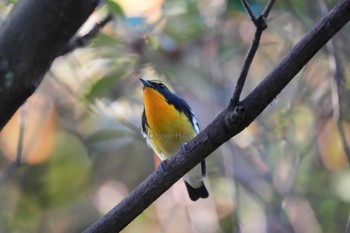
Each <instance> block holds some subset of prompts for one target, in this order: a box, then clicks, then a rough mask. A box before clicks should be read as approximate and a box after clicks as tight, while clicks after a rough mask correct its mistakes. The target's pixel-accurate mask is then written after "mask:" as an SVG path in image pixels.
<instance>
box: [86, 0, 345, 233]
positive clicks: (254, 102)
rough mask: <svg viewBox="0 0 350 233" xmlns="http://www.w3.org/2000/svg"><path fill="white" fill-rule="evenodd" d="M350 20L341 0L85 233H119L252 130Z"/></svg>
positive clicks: (343, 0) (343, 1)
mask: <svg viewBox="0 0 350 233" xmlns="http://www.w3.org/2000/svg"><path fill="white" fill-rule="evenodd" d="M349 20H350V0H341V1H339V2H338V4H337V5H336V6H335V7H334V8H333V10H331V12H330V13H329V14H328V15H327V16H325V17H323V18H322V19H321V20H320V21H319V22H318V23H317V24H316V25H315V26H314V27H313V28H312V29H311V30H310V31H309V32H308V33H307V34H306V35H305V36H304V37H303V38H302V39H301V40H300V42H299V43H298V44H297V45H296V46H295V47H294V48H293V50H291V51H290V52H289V53H288V54H287V55H286V56H285V57H284V59H283V60H282V61H281V62H280V63H279V64H278V65H277V66H276V67H275V68H274V69H273V70H272V71H271V72H270V73H269V74H268V75H267V77H266V78H265V79H264V80H263V81H262V82H261V83H260V84H259V85H258V86H257V87H256V88H255V89H254V90H253V91H252V92H251V93H250V94H249V95H248V96H247V97H246V98H245V99H244V100H243V101H242V102H240V103H239V104H238V106H235V105H234V104H232V103H233V102H234V101H231V104H230V105H229V106H228V107H227V108H226V109H225V110H224V111H223V112H222V113H220V114H219V115H218V116H217V117H216V118H215V120H214V121H213V122H212V123H211V124H210V125H209V126H208V127H207V128H206V129H205V130H204V131H202V132H201V133H200V134H199V135H198V136H197V137H195V138H194V139H192V140H191V141H190V142H188V143H187V145H186V148H185V149H182V150H180V151H179V152H178V153H176V154H175V155H174V156H173V157H171V158H170V159H168V160H166V161H165V164H164V167H166V168H165V169H163V171H162V172H160V171H156V172H154V173H152V174H151V175H150V176H149V177H148V178H147V179H146V180H145V181H143V182H142V183H141V184H140V185H138V186H137V187H136V188H135V189H134V190H133V191H132V192H130V193H129V195H128V196H127V197H126V198H125V199H124V200H122V201H121V202H120V203H119V204H118V205H117V206H116V207H114V208H113V209H112V210H111V211H110V212H109V213H107V214H106V215H105V216H103V217H102V218H101V219H99V220H98V221H97V222H96V223H94V224H93V225H92V226H90V227H89V228H88V229H86V230H85V231H84V233H107V232H119V231H121V230H122V229H124V228H125V227H126V226H127V225H128V224H129V223H130V222H131V221H132V220H133V219H135V218H136V217H137V216H138V215H139V214H140V213H141V212H142V211H144V210H145V209H146V208H147V207H148V206H149V205H150V204H152V203H153V202H154V201H155V200H156V199H157V198H158V197H159V196H160V195H161V194H163V193H164V192H165V191H166V190H167V189H169V188H170V187H171V186H172V185H173V184H174V183H175V182H176V181H177V180H178V179H180V178H181V177H182V176H183V175H184V174H185V173H187V172H188V171H189V170H191V169H192V168H193V167H194V166H195V165H196V164H198V163H199V162H200V161H202V160H203V159H204V158H206V157H207V156H208V155H209V154H210V153H212V152H213V151H214V150H216V149H217V148H218V147H219V146H220V145H222V144H223V143H225V142H226V141H227V140H229V139H230V138H232V137H233V136H234V135H236V134H238V133H239V132H241V131H242V130H243V129H244V128H245V127H247V126H248V125H249V124H250V123H251V122H252V121H253V120H254V119H255V118H256V117H257V116H258V115H259V114H260V113H261V112H262V111H263V110H264V109H265V108H266V107H267V106H268V105H269V104H270V103H271V101H272V100H273V99H275V98H276V97H277V95H278V94H279V93H280V92H281V91H282V90H283V88H285V86H286V85H287V84H288V83H289V82H290V81H291V80H292V79H293V77H295V75H296V74H297V73H298V72H299V71H300V70H301V69H302V68H303V67H304V66H305V65H306V64H307V62H308V61H309V60H310V59H311V58H312V57H313V56H314V55H315V54H316V53H317V52H318V51H319V50H320V49H321V48H322V46H324V45H325V44H326V43H327V41H329V40H330V39H331V38H332V37H333V36H334V35H335V34H336V33H337V32H338V31H339V30H340V29H341V28H342V27H344V25H345V24H346V23H347V22H348V21H349Z"/></svg>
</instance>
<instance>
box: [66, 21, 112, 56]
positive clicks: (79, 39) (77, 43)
mask: <svg viewBox="0 0 350 233" xmlns="http://www.w3.org/2000/svg"><path fill="white" fill-rule="evenodd" d="M112 19H113V15H111V14H108V15H107V16H106V17H105V18H104V19H103V20H101V22H99V23H96V24H95V26H94V27H93V28H92V29H91V30H90V31H89V32H88V33H86V34H85V35H83V36H74V37H73V38H72V39H70V41H69V42H68V43H67V45H66V46H65V47H64V48H63V50H62V52H61V56H62V55H65V54H67V53H70V52H72V51H73V50H75V49H77V48H81V47H85V46H86V45H87V44H88V43H89V42H90V41H91V40H92V39H93V38H95V36H96V35H97V34H98V33H99V32H100V30H101V29H102V28H103V27H104V26H105V25H106V24H107V23H109V22H110V21H111V20H112Z"/></svg>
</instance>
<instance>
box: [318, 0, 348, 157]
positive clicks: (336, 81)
mask: <svg viewBox="0 0 350 233" xmlns="http://www.w3.org/2000/svg"><path fill="white" fill-rule="evenodd" d="M320 5H321V12H322V14H326V13H327V12H328V7H327V3H326V2H325V1H324V0H320ZM335 47H336V45H335V43H334V39H331V40H330V41H329V42H328V43H327V44H326V48H327V53H328V64H329V69H330V71H331V73H332V74H333V79H332V80H331V91H332V106H333V118H334V119H335V120H336V122H337V128H338V130H339V136H340V138H341V142H342V146H343V150H344V152H345V154H346V157H347V159H348V161H349V162H350V146H349V144H348V142H347V140H346V135H345V130H344V124H343V114H344V113H343V109H342V104H341V99H342V98H341V95H342V94H341V93H342V91H343V87H342V85H343V83H344V80H345V77H344V72H343V68H342V66H341V62H340V58H339V55H338V53H337V50H336V48H335Z"/></svg>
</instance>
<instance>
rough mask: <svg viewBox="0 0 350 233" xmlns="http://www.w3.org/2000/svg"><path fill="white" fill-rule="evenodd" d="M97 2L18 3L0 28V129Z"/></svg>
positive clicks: (42, 0)
mask: <svg viewBox="0 0 350 233" xmlns="http://www.w3.org/2000/svg"><path fill="white" fill-rule="evenodd" d="M97 2H98V0H76V1H71V0H61V1H52V0H25V1H19V2H18V4H17V5H16V6H15V8H14V9H13V11H12V12H11V13H10V15H9V16H8V17H7V19H6V21H5V22H4V23H3V25H2V26H1V28H0V100H1V101H0V113H1V117H0V130H1V129H2V128H3V127H4V125H5V124H6V123H7V121H8V120H9V119H10V118H11V116H12V115H13V114H14V112H15V111H16V110H17V109H18V108H19V107H20V106H21V105H22V104H23V103H24V101H25V100H26V99H27V98H28V97H29V96H30V95H31V94H32V93H33V92H34V90H35V89H36V88H37V86H38V85H39V84H40V82H41V80H42V78H43V76H44V74H45V73H46V72H47V70H48V69H49V68H50V65H51V63H52V61H53V60H54V59H55V58H56V57H57V56H58V55H59V54H60V53H61V51H62V49H63V48H64V47H65V46H66V44H67V43H68V41H69V40H70V39H71V38H72V37H73V35H74V34H75V33H76V32H77V30H78V29H79V28H80V27H81V25H82V24H83V23H84V22H85V20H86V19H87V18H88V17H89V15H90V14H91V13H92V12H93V11H94V9H95V7H96V5H97Z"/></svg>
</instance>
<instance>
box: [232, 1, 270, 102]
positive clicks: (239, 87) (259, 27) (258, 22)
mask: <svg viewBox="0 0 350 233" xmlns="http://www.w3.org/2000/svg"><path fill="white" fill-rule="evenodd" d="M274 2H275V0H270V1H269V2H268V3H267V5H266V7H265V9H264V11H263V13H262V14H261V15H260V16H259V17H258V18H257V19H256V18H255V16H254V14H253V12H252V10H251V9H250V7H249V4H248V3H247V1H245V0H242V4H243V6H244V7H245V9H246V10H247V12H248V14H249V15H250V18H251V20H252V21H253V23H254V25H255V27H256V31H255V35H254V38H253V41H252V44H251V46H250V48H249V51H248V54H247V56H246V58H245V61H244V65H243V67H242V70H241V73H240V74H239V77H238V80H237V83H236V87H235V91H234V93H233V96H232V99H231V105H233V106H236V105H237V104H238V102H239V98H240V96H241V94H242V91H243V87H244V84H245V81H246V79H247V75H248V71H249V68H250V65H251V64H252V61H253V59H254V57H255V54H256V51H257V50H258V47H259V44H260V39H261V35H262V33H263V31H264V30H265V29H266V28H267V24H266V19H267V17H268V15H269V13H270V10H271V8H272V6H273V4H274Z"/></svg>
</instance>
